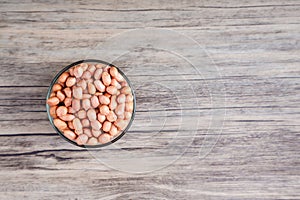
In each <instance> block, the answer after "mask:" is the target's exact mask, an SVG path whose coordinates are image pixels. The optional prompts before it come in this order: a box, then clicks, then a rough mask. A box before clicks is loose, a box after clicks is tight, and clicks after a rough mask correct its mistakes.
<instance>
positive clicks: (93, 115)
mask: <svg viewBox="0 0 300 200" xmlns="http://www.w3.org/2000/svg"><path fill="white" fill-rule="evenodd" d="M86 114H87V117H88V119H89V120H90V121H91V122H92V121H95V120H96V119H97V114H96V111H95V110H94V109H92V108H91V109H89V110H88V111H87V113H86Z"/></svg>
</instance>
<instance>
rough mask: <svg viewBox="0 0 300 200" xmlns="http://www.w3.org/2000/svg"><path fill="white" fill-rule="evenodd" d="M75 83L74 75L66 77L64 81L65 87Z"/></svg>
mask: <svg viewBox="0 0 300 200" xmlns="http://www.w3.org/2000/svg"><path fill="white" fill-rule="evenodd" d="M75 84H76V78H75V77H69V78H67V81H66V86H67V87H72V86H73V85H75Z"/></svg>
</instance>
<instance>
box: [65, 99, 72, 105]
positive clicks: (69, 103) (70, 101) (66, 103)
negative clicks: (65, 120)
mask: <svg viewBox="0 0 300 200" xmlns="http://www.w3.org/2000/svg"><path fill="white" fill-rule="evenodd" d="M64 104H65V106H66V107H69V106H71V105H72V98H70V97H67V98H65V100H64Z"/></svg>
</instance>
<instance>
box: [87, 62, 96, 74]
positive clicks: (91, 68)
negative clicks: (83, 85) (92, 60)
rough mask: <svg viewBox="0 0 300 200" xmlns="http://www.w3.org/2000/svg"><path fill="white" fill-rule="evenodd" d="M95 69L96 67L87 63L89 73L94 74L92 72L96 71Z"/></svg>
mask: <svg viewBox="0 0 300 200" xmlns="http://www.w3.org/2000/svg"><path fill="white" fill-rule="evenodd" d="M96 69H97V68H96V67H95V65H93V64H91V65H89V67H88V71H89V72H91V74H94V72H95V71H96Z"/></svg>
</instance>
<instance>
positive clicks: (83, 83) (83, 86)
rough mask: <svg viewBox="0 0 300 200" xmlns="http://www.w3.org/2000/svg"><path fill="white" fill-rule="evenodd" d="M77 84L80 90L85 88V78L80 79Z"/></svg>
mask: <svg viewBox="0 0 300 200" xmlns="http://www.w3.org/2000/svg"><path fill="white" fill-rule="evenodd" d="M77 86H79V87H81V88H82V90H85V89H86V87H87V83H86V81H85V80H83V79H81V80H80V81H79V82H78V83H77Z"/></svg>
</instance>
